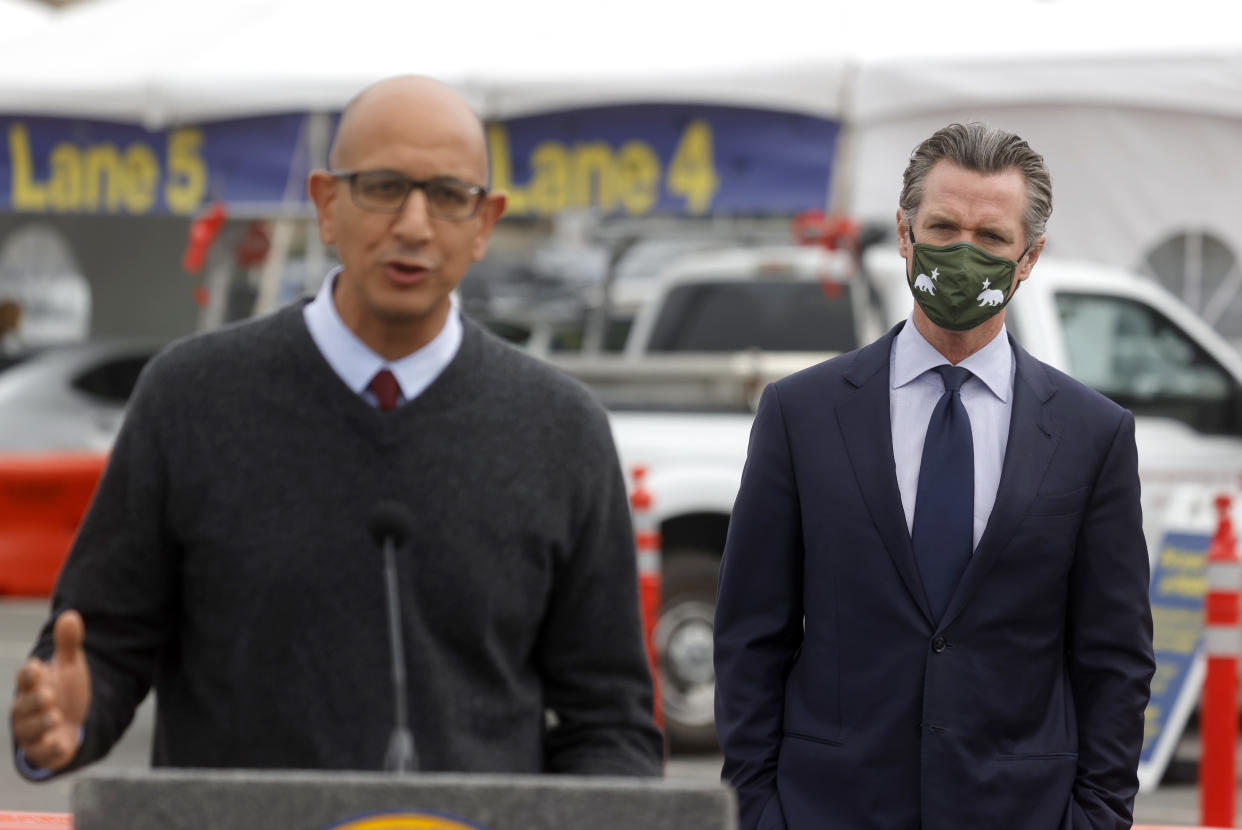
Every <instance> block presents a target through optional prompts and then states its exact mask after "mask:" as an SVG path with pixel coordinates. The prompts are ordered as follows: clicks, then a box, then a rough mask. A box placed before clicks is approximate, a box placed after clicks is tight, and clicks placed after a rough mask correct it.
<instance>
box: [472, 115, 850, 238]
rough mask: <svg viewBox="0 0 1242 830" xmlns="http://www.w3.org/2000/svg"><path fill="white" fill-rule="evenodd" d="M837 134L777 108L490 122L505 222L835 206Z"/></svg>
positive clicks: (833, 125)
mask: <svg viewBox="0 0 1242 830" xmlns="http://www.w3.org/2000/svg"><path fill="white" fill-rule="evenodd" d="M838 133H839V125H838V124H837V122H835V121H829V120H827V119H823V118H814V117H812V116H807V115H796V114H792V113H787V112H777V111H773V110H755V109H741V108H736V107H710V106H687V105H682V104H641V105H638V104H636V105H632V106H618V107H599V108H594V109H579V110H570V111H565V112H557V113H549V114H546V115H535V116H529V117H526V118H515V119H511V120H509V121H505V122H502V123H495V124H491V125H489V128H488V143H489V146H490V149H491V156H492V183H493V186H494V187H495V188H496V189H499V190H504V191H505V192H506V193H507V194H508V195H509V205H508V208H507V210H506V213H507V214H508V215H509V216H551V215H553V214H556V213H560V212H561V211H564V210H567V209H586V208H591V209H595V210H597V211H599V213H600V214H601V215H604V216H610V215H620V216H647V215H652V214H663V215H674V216H706V215H716V216H720V215H764V214H767V215H783V214H792V213H797V212H799V211H802V210H807V209H810V208H821V209H822V208H823V207H824V206H825V204H826V203H827V201H828V187H829V184H830V173H831V171H832V159H833V154H834V152H835V150H836V144H837V135H838Z"/></svg>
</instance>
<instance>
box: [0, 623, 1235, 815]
mask: <svg viewBox="0 0 1242 830" xmlns="http://www.w3.org/2000/svg"><path fill="white" fill-rule="evenodd" d="M45 613H46V603H45V602H43V601H38V602H30V601H12V600H9V601H0V684H3V683H11V680H8V681H6V680H5V678H12V677H13V676H14V673H15V672H16V671H17V667H18V665H20V664H21V661H22V660H24V659H25V656H26V653H27V651H28V650H29V648H30V644H31V643H32V642H33V640H34V636H35V633H36V632H37V631H38V627H39V625H40V623H41V622H42V620H43V616H44V614H45ZM5 713H6V722H7V701H6V706H5ZM151 715H152V707H151V702H150V700H148V701H147V702H146V703H144V704H143V706H142V708H141V709H139V712H138V715H137V717H136V718H135V719H134V723H133V724H132V725H131V726H130V729H129V732H128V733H126V735H125V738H124V739H123V740H122V741H121V743H120V744H118V745H117V746H116V747H115V748H114V749H113V751H112V753H111V755H109V757H108V758H107V759H105V760H104V761H103V762H102V764H103V765H106V766H109V767H114V768H121V767H131V768H132V767H145V766H146V765H147V763H148V754H149V750H148V747H149V746H150V742H151V730H152V718H151ZM5 732H6V733H7V729H6V730H5ZM10 740H11V738H10ZM5 743H6V744H7V743H8V742H7V741H6V742H5ZM1196 745H1197V744H1196V738H1195V736H1194V735H1190V736H1188V737H1187V738H1186V739H1185V740H1184V741H1183V744H1182V746H1181V747H1179V749H1178V753H1177V757H1178V758H1180V759H1181V761H1180V762H1177V761H1175V764H1174V767H1173V770H1172V774H1171V775H1170V776H1166V778H1168V779H1170V781H1169V782H1168V783H1166V784H1164V785H1162V786H1161V787H1160V788H1159V789H1158V790H1157V791H1155V792H1153V793H1148V794H1143V795H1140V796H1139V798H1138V803H1137V805H1136V808H1135V818H1136V819H1137V821H1138V822H1139V823H1140V824H1170V825H1193V824H1195V823H1196V822H1197V821H1198V817H1199V808H1198V804H1199V801H1198V791H1197V788H1196V786H1195V784H1194V778H1193V758H1194V752H1195V748H1196ZM1239 769H1242V764H1240V765H1239ZM666 774H667V776H668V777H669V778H694V779H703V780H715V779H716V778H718V777H719V775H720V758H719V757H716V756H705V757H685V756H683V757H674V758H672V759H670V761H669V763H668V766H667V769H666ZM72 785H73V781H72V776H70V777H68V778H66V779H65V780H58V781H52V782H49V783H46V784H28V783H26V782H24V781H22V780H21V779H20V778H18V776H17V773H16V772H15V771H14V770H13V765H12V763H11V762H8V761H4V760H3V759H0V811H3V810H35V811H50V812H67V811H68V810H69V791H70V789H71V787H72ZM1238 803H1239V804H1240V805H1242V794H1240V796H1239V799H1238Z"/></svg>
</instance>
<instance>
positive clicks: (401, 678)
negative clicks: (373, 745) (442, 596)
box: [384, 533, 418, 772]
mask: <svg viewBox="0 0 1242 830" xmlns="http://www.w3.org/2000/svg"><path fill="white" fill-rule="evenodd" d="M395 549H396V540H395V539H394V538H393V535H392V534H391V533H389V534H387V535H385V536H384V582H385V587H386V588H387V593H388V644H389V647H390V648H391V650H392V661H391V662H392V690H393V707H394V711H393V715H394V717H393V729H392V735H391V736H390V737H389V739H388V752H387V754H386V755H385V756H384V769H385V770H387V771H389V772H412V771H414V770H416V769H417V768H418V757H417V755H415V752H414V735H413V734H412V733H411V732H410V727H409V724H407V723H406V714H405V705H406V692H405V648H404V646H403V645H402V640H401V607H400V604H399V602H398V599H397V560H396V553H395Z"/></svg>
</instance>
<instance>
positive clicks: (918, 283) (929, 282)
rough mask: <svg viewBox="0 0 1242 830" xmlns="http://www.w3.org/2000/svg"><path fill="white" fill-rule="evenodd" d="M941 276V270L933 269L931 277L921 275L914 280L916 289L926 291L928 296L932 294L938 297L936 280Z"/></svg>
mask: <svg viewBox="0 0 1242 830" xmlns="http://www.w3.org/2000/svg"><path fill="white" fill-rule="evenodd" d="M939 276H940V269H939V268H933V269H932V272H931V276H930V277H929V276H927V275H926V274H919V275H918V276H917V277H915V278H914V287H915V288H917V289H918V290H919V291H924V292H926V293H928V294H931V295H932V296H933V297H934V296H936V279H937V278H938V277H939Z"/></svg>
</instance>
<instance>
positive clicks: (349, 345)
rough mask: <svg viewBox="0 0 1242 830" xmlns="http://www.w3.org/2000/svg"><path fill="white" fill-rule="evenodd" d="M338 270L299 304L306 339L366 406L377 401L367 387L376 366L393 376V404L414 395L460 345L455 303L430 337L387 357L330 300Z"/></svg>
mask: <svg viewBox="0 0 1242 830" xmlns="http://www.w3.org/2000/svg"><path fill="white" fill-rule="evenodd" d="M340 272H341V269H340V268H339V267H337V268H334V269H332V271H331V272H329V274H328V276H327V277H325V278H324V281H323V286H322V287H321V288H320V289H319V293H318V294H316V295H315V299H313V300H311V301H310V302H309V303H307V304H306V307H305V308H304V309H302V315H303V318H304V319H305V320H306V328H307V329H309V330H310V335H311V339H312V340H314V341H315V345H316V346H318V347H319V351H320V352H321V353H322V354H323V357H324V360H326V361H328V365H329V366H331V367H332V369H333V370H334V371H335V372H336V373H337V375H339V376H340V378H341V380H343V381H344V382H345V385H346V386H348V387H349V388H350V389H352V390H354V391H355V392H357V393H358V394H359V395H362V397H364V398H366V400H367V401H368V402H369V403H370V404H371V405H372V406H378V405H379V402H378V401H377V400H376V399H375V395H374V394H373V393H372V392H371V390H370V389H368V388H367V387H368V386H369V385H370V383H371V378H373V377H375V373H376V372H378V371H379V370H380V369H388V370H390V371H391V372H392V373H393V375H394V376H395V377H396V378H397V386H398V387H400V392H399V394H398V395H397V404H398V405H400V404H403V403H406V402H407V401H412V400H414V399H415V398H417V397H418V396H419V395H421V394H422V393H423V391H424V390H425V389H426V388H427V387H428V386H430V385H431V384H432V382H433V381H435V379H436V378H438V377H439V376H440V374H441V373H442V372H443V371H444V370H445V369H447V368H448V365H449V364H450V363H452V362H453V358H454V357H456V356H457V350H458V349H459V348H460V347H461V338H462V324H461V316H460V314H459V313H458V311H457V307H456V305H454V306H453V309H452V310H451V311H450V312H449V315H448V320H447V321H446V322H445V324H444V328H443V329H441V330H440V333H439V334H437V335H436V336H435V339H434V340H432V341H431V342H430V343H428V344H427V345H426V346H423V347H422V348H421V349H419V350H418V351H416V352H414V353H413V354H408V355H406V356H405V357H403V358H401V359H400V360H394V361H392V362H388V361H386V360H384V358H382V357H380V356H379V355H377V354H376V353H375V352H373V351H372V350H371V347H370V346H368V345H367V344H365V343H363V342H362V341H361V340H359V339H358V335H356V334H354V333H353V332H352V331H350V329H349V327H348V326H346V325H345V321H344V320H342V319H341V315H340V314H339V313H338V312H337V310H336V303H334V302H333V301H332V287H333V286H334V285H335V283H336V276H337V274H339V273H340Z"/></svg>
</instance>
